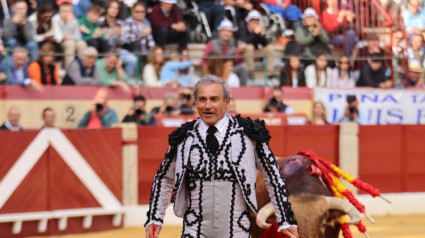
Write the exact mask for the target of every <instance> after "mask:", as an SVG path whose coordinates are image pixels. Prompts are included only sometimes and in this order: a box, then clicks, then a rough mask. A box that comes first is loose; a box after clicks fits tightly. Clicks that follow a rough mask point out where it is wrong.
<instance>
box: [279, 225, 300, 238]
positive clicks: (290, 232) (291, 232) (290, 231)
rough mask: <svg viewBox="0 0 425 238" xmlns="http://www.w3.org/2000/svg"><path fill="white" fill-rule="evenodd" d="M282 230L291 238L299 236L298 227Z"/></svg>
mask: <svg viewBox="0 0 425 238" xmlns="http://www.w3.org/2000/svg"><path fill="white" fill-rule="evenodd" d="M281 232H282V234H284V235H286V236H287V237H289V238H299V236H298V232H297V228H296V227H289V228H286V229H285V230H282V231H281Z"/></svg>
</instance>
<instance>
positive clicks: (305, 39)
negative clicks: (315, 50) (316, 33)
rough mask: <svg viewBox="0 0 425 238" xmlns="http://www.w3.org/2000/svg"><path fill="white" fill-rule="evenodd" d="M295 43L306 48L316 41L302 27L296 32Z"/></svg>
mask: <svg viewBox="0 0 425 238" xmlns="http://www.w3.org/2000/svg"><path fill="white" fill-rule="evenodd" d="M295 41H296V42H297V43H298V44H300V45H301V46H306V45H309V44H311V43H312V42H313V41H314V37H313V36H312V35H311V34H310V33H308V32H306V31H305V30H304V27H303V26H300V27H298V28H297V30H296V31H295Z"/></svg>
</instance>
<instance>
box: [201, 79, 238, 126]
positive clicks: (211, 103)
mask: <svg viewBox="0 0 425 238" xmlns="http://www.w3.org/2000/svg"><path fill="white" fill-rule="evenodd" d="M229 103H230V99H229V98H227V99H225V98H224V90H223V87H222V86H221V85H220V84H216V83H211V84H205V85H202V86H201V87H200V88H199V89H198V93H197V98H196V109H197V110H198V113H199V116H200V117H201V119H202V120H203V121H204V122H205V124H207V125H208V126H213V125H215V124H216V123H217V122H218V121H219V120H220V119H222V118H223V117H224V114H225V113H226V109H227V107H228V106H229Z"/></svg>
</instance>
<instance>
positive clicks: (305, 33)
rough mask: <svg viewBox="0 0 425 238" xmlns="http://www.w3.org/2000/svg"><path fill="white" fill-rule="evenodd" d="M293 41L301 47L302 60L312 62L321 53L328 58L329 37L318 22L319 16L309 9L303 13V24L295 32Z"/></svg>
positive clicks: (329, 50)
mask: <svg viewBox="0 0 425 238" xmlns="http://www.w3.org/2000/svg"><path fill="white" fill-rule="evenodd" d="M295 40H296V41H297V43H298V44H300V45H301V47H302V50H301V56H302V57H303V58H307V59H308V60H312V61H314V60H315V58H316V57H317V56H318V55H320V54H322V53H325V54H326V55H328V56H330V53H331V49H330V48H329V46H328V44H329V37H328V35H327V33H326V31H325V30H324V29H323V28H322V25H321V24H320V22H319V16H318V15H317V13H316V11H315V10H314V9H313V8H311V7H309V8H307V9H305V11H304V13H303V22H302V24H301V26H300V27H298V29H297V30H296V32H295Z"/></svg>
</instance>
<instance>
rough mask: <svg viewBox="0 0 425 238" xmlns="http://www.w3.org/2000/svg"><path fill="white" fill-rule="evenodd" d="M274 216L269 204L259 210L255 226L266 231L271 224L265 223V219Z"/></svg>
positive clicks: (272, 208)
mask: <svg viewBox="0 0 425 238" xmlns="http://www.w3.org/2000/svg"><path fill="white" fill-rule="evenodd" d="M273 214H274V207H273V205H272V203H271V202H269V203H267V204H266V205H265V206H264V207H262V208H261V209H260V211H259V212H258V214H257V219H256V220H255V221H256V222H257V225H258V226H259V227H261V228H263V229H268V228H269V227H270V226H271V225H272V224H269V223H267V218H269V216H271V215H273Z"/></svg>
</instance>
